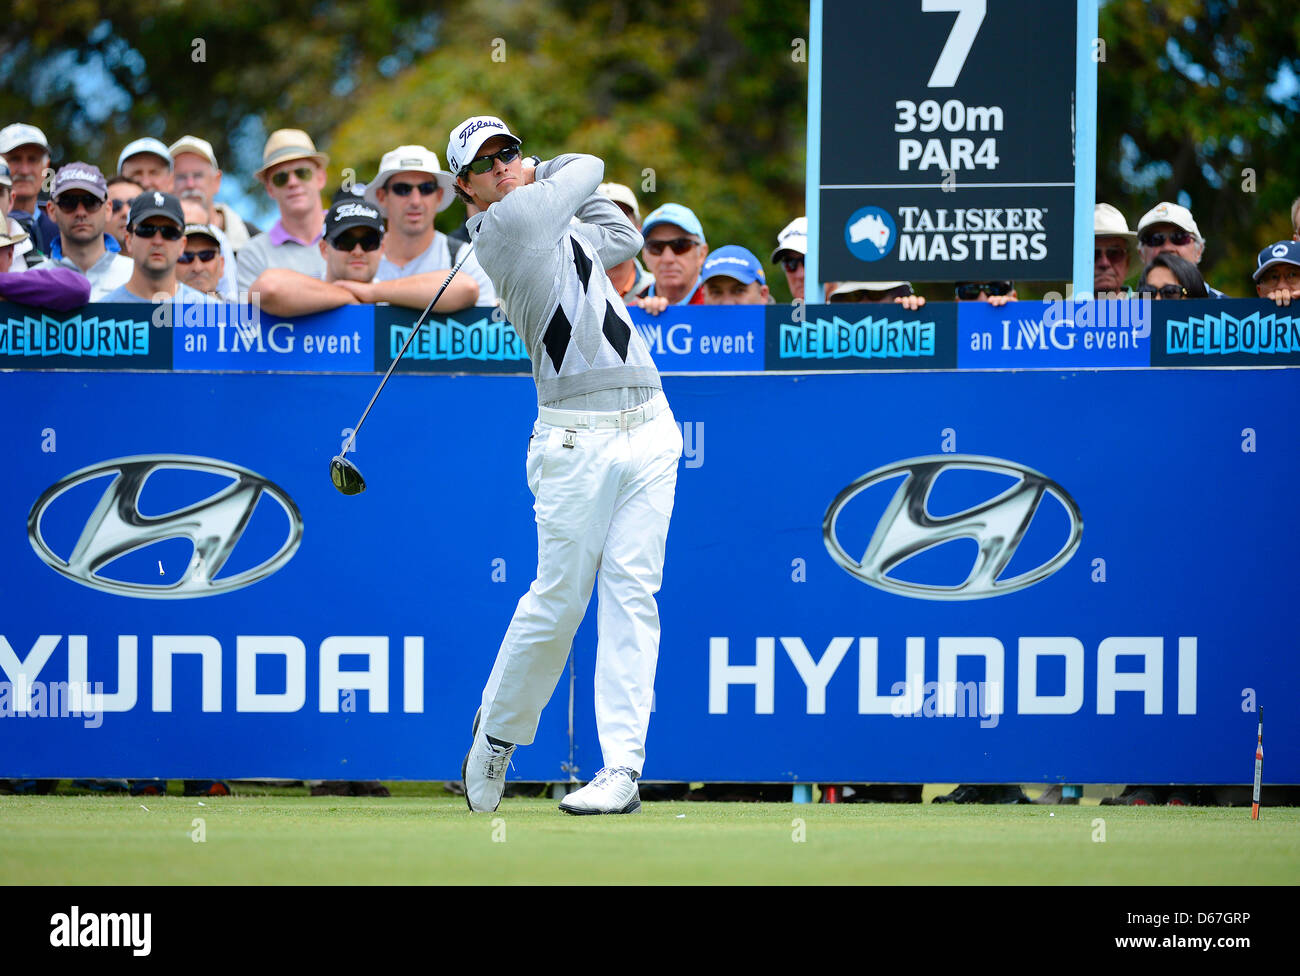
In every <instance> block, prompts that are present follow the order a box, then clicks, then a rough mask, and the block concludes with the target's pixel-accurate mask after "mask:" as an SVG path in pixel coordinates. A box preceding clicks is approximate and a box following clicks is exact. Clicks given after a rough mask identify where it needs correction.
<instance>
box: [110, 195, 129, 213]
mask: <svg viewBox="0 0 1300 976" xmlns="http://www.w3.org/2000/svg"><path fill="white" fill-rule="evenodd" d="M133 203H135V197H132V198H131V199H130V200H114V201H113V202H112V207H113V213H118V212H119V211H121V210H125V209H126V208H127V207H129V206H131V204H133Z"/></svg>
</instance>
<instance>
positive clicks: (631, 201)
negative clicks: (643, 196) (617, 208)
mask: <svg viewBox="0 0 1300 976" xmlns="http://www.w3.org/2000/svg"><path fill="white" fill-rule="evenodd" d="M596 192H597V193H599V194H600V195H601V196H603V197H609V199H611V200H613V201H614V202H615V203H621V204H623V206H625V207H631V208H632V215H633V216H634V217H635V218H636V222H637V224H638V225H639V224H640V223H641V208H640V206H638V205H637V202H636V194H635V193H633V192H632V190H631V188H630V187H626V186H624V185H623V184H622V183H602V184H600V186H598V187H596Z"/></svg>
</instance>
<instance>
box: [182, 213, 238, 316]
mask: <svg viewBox="0 0 1300 976" xmlns="http://www.w3.org/2000/svg"><path fill="white" fill-rule="evenodd" d="M178 196H179V194H178ZM180 201H181V211H182V212H183V213H184V214H185V223H186V226H188V225H190V224H203V225H206V226H207V227H209V228H210V229H211V233H212V235H213V236H214V239H215V240H216V242H217V250H219V251H220V252H221V273H220V274H219V275H218V276H217V284H216V288H215V289H214V291H215V294H214V295H213V296H212V297H214V298H216V300H217V301H219V302H233V301H234V300H235V297H236V295H237V294H238V292H237V290H236V288H235V253H234V249H233V248H232V247H231V246H230V239H229V238H228V237H226V235H225V232H224V231H222V230H221V228H219V227H218V226H217V225H216V224H214V223H212V221H211V220H210V219H209V217H208V215H209V213H211V211H210V210H208V208H207V207H205V206H204V205H203V203H202V201H200V200H198V199H196V198H194V197H190V198H189V199H188V200H187V199H185V198H184V197H180ZM185 236H186V237H187V238H188V237H189V234H186V235H185ZM179 262H180V264H181V265H185V264H187V263H190V262H188V261H187V260H186V258H185V254H184V253H182V254H181V256H180V259H179ZM187 270H188V269H187V268H184V267H180V268H177V269H176V274H177V276H178V277H179V278H180V279H181V281H184V282H185V283H186V284H187V285H188V284H191V282H190V281H188V280H187V277H186V275H185V272H186V271H187ZM208 290H209V289H207V288H200V289H199V291H201V292H204V293H207V292H208Z"/></svg>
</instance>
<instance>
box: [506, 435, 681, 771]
mask: <svg viewBox="0 0 1300 976" xmlns="http://www.w3.org/2000/svg"><path fill="white" fill-rule="evenodd" d="M570 444H571V445H572V446H567V445H570ZM681 453H682V436H681V432H680V431H679V430H678V429H677V425H676V423H675V422H674V420H673V415H672V411H670V410H665V411H664V412H663V413H661V414H658V415H657V416H655V417H653V418H651V419H650V420H648V421H646V422H644V423H642V424H640V425H639V426H637V427H633V428H630V429H627V430H620V429H617V428H614V429H609V428H604V429H585V428H584V429H578V430H576V431H574V430H566V429H565V428H563V427H554V426H551V425H549V424H545V423H542V422H541V421H540V420H539V421H537V423H536V424H535V425H534V426H533V437H532V439H531V441H530V443H529V450H528V487H529V488H530V489H532V492H533V495H534V497H535V498H536V502H535V504H534V505H533V510H534V512H535V513H536V521H537V578H536V579H535V580H534V581H533V584H532V586H530V587H529V588H528V592H527V593H525V594H524V596H523V598H522V599H520V601H519V605H518V606H517V607H516V608H515V614H514V617H513V618H512V619H511V621H510V626H509V628H508V629H507V630H506V635H505V638H504V639H503V640H502V642H501V648H500V650H499V651H498V652H497V658H496V663H495V664H494V665H493V667H492V674H491V675H490V676H489V678H488V682H487V686H486V687H485V688H484V689H483V710H482V718H481V722H482V728H483V729H484V731H486V732H487V734H488V735H491V736H492V737H493V738H496V739H502V740H504V741H506V742H514V743H518V744H520V745H528V744H530V743H532V741H533V737H534V736H535V735H536V733H537V723H538V720H539V719H540V717H541V713H542V708H543V707H544V706H545V704H546V703H547V701H549V700H550V697H551V695H552V693H553V692H554V691H555V685H556V682H557V681H559V678H560V675H561V673H562V672H563V670H564V665H565V662H566V661H567V660H568V657H569V651H570V649H571V647H572V645H573V635H574V632H575V631H576V630H577V629H578V625H579V624H580V623H581V622H582V618H583V616H584V615H585V614H586V611H587V603H588V601H589V600H590V599H591V589H592V585H593V583H594V582H595V581H596V580H597V578H599V581H600V589H599V593H598V595H597V599H598V606H597V614H598V616H597V633H598V637H597V644H596V674H595V685H596V688H595V692H596V702H595V711H596V728H597V730H598V732H599V735H600V749H601V754H602V757H603V759H604V764H605V765H606V766H626V767H627V768H629V769H631V770H633V771H635V772H636V773H637V774H638V775H639V774H640V773H641V769H642V766H643V764H644V762H645V740H646V731H647V729H648V727H649V724H650V706H651V702H652V700H653V693H654V677H655V665H656V663H657V661H658V657H659V608H658V606H657V605H656V603H655V594H656V593H657V592H658V591H659V587H660V584H661V583H662V581H663V567H664V549H665V543H666V541H667V536H668V521H669V519H670V517H671V516H672V511H673V497H674V493H675V491H676V487H677V462H678V459H679V458H680V457H681ZM593 772H594V771H593Z"/></svg>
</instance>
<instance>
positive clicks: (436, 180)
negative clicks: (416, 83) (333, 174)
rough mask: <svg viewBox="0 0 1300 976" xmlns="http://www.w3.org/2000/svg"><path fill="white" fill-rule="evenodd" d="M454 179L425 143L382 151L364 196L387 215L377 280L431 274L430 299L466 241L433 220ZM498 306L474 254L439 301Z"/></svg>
mask: <svg viewBox="0 0 1300 976" xmlns="http://www.w3.org/2000/svg"><path fill="white" fill-rule="evenodd" d="M454 183H455V180H454V178H453V177H452V175H451V174H450V173H447V172H444V171H443V169H442V167H441V166H440V165H439V163H438V154H437V153H435V152H433V150H431V149H426V148H425V147H424V146H398V147H397V148H396V149H394V150H392V151H391V152H387V153H385V154H384V158H383V159H382V160H380V162H379V172H378V173H377V174H376V175H375V178H374V179H373V180H371V181H370V182H369V183H368V184H367V185H366V193H365V198H366V200H367V201H369V202H370V203H372V204H374V205H375V206H376V207H378V208H379V209H380V210H382V211H383V212H384V214H385V216H386V217H387V218H388V236H387V237H386V238H385V240H384V256H383V257H382V258H381V259H380V261H379V270H378V271H377V272H375V281H376V282H383V281H394V280H396V279H398V278H413V277H415V276H416V275H427V276H428V285H429V298H432V297H433V296H434V294H435V293H436V292H437V291H438V289H439V288H440V287H441V286H442V283H443V282H444V281H446V280H447V275H448V273H449V272H450V271H451V269H452V268H453V267H454V266H455V264H456V261H457V260H458V259H459V258H460V256H461V255H462V253H463V252H464V250H465V249H466V248H468V247H469V245H468V244H459V243H458V242H456V241H451V240H449V239H448V238H447V235H446V234H444V233H443V232H442V231H440V230H438V229H436V228H435V227H434V226H433V221H434V218H435V217H436V216H437V215H438V214H440V213H441V212H442V211H444V210H446V209H447V208H448V207H450V206H451V204H452V201H453V200H454V199H455V197H456V194H455V190H454V189H453V186H454ZM474 304H478V305H495V304H496V293H495V292H494V291H493V289H492V282H491V281H490V280H489V278H488V276H487V273H486V272H484V270H483V268H482V267H481V266H480V265H479V263H478V259H477V258H475V257H474V256H473V255H472V254H471V255H470V257H469V260H468V261H466V262H465V265H464V267H462V268H461V269H460V274H458V275H456V277H455V278H453V279H452V282H451V284H450V285H448V286H447V291H446V293H445V294H444V295H443V296H442V298H441V299H440V300H439V302H438V311H444V312H445V311H455V310H457V309H461V308H466V307H468V306H470V305H474Z"/></svg>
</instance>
